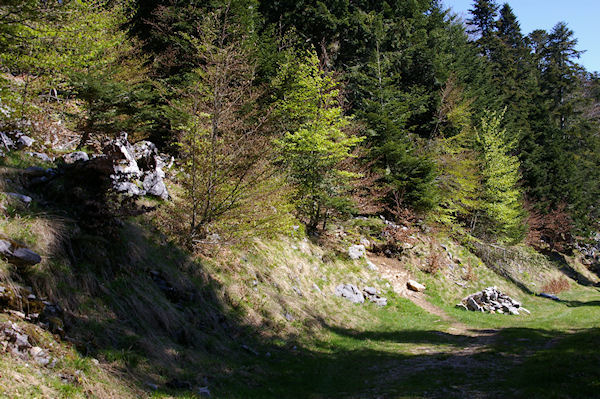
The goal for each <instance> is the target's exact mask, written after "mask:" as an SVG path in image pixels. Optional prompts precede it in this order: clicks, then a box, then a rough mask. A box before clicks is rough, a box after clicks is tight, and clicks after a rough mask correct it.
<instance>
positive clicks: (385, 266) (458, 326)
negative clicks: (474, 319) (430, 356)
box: [368, 254, 496, 344]
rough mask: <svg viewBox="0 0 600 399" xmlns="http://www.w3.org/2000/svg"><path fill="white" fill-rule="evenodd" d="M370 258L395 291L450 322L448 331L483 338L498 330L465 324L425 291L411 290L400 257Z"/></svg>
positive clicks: (408, 274) (407, 274) (372, 255)
mask: <svg viewBox="0 0 600 399" xmlns="http://www.w3.org/2000/svg"><path fill="white" fill-rule="evenodd" d="M368 258H369V260H371V262H373V263H374V264H375V265H376V266H377V268H378V269H379V273H380V274H381V275H382V276H383V277H385V278H386V279H387V280H388V281H389V282H390V284H391V285H392V288H393V289H394V292H396V293H397V294H398V295H400V296H402V297H404V298H407V299H409V300H410V301H411V302H412V303H414V304H415V305H417V306H418V307H420V308H422V309H423V310H425V311H427V312H429V313H431V314H434V315H436V316H438V317H439V318H440V319H442V320H444V321H446V322H448V323H450V328H449V329H448V333H450V334H453V335H463V336H468V337H481V338H483V337H487V336H490V337H491V335H492V334H493V333H495V332H496V331H494V330H474V329H472V328H471V327H469V326H467V325H466V324H463V323H461V322H459V321H457V320H456V319H454V318H453V317H451V316H450V315H449V314H447V313H446V312H445V311H444V310H443V309H441V308H439V307H437V306H435V305H434V304H432V303H431V302H429V301H428V300H427V297H426V295H425V294H424V293H421V292H415V291H411V290H409V289H408V288H407V287H406V283H407V281H408V280H410V279H411V276H410V273H409V272H408V270H406V268H404V266H403V265H402V263H401V262H400V261H399V260H398V259H395V258H387V257H383V256H377V255H374V254H369V257H368ZM485 344H487V343H485Z"/></svg>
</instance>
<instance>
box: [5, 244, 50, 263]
mask: <svg viewBox="0 0 600 399" xmlns="http://www.w3.org/2000/svg"><path fill="white" fill-rule="evenodd" d="M41 261H42V257H41V256H40V255H38V254H37V253H35V252H33V251H32V250H31V249H28V248H17V249H16V250H14V251H13V253H12V258H11V259H10V262H11V263H15V264H19V265H23V266H33V265H37V264H38V263H40V262H41Z"/></svg>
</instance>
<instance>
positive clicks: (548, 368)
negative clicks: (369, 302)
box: [223, 326, 600, 398]
mask: <svg viewBox="0 0 600 399" xmlns="http://www.w3.org/2000/svg"><path fill="white" fill-rule="evenodd" d="M328 329H329V331H330V332H331V333H333V334H334V336H335V337H337V338H336V341H335V342H336V343H337V344H338V345H339V346H337V349H336V350H334V349H331V348H332V347H333V345H331V344H330V345H329V346H328V348H329V350H324V351H322V352H318V351H315V350H308V349H304V348H300V349H299V350H298V351H295V352H289V353H278V354H277V356H276V357H275V358H274V359H273V360H272V361H271V364H270V365H268V366H266V367H268V369H269V370H271V374H270V375H269V377H268V378H267V379H262V380H259V381H258V386H256V387H255V388H254V389H253V390H252V391H248V392H244V395H247V396H243V395H241V394H239V393H237V392H233V391H229V392H227V394H226V395H225V396H223V397H236V398H237V397H249V398H405V397H406V398H408V397H410V398H471V397H477V398H498V397H511V398H513V397H515V398H583V397H586V398H593V397H599V394H598V390H597V388H598V383H599V382H600V370H599V369H598V367H597V365H598V364H599V363H598V362H599V361H600V349H599V347H598V344H599V343H600V330H599V329H589V330H581V331H576V332H574V333H564V332H560V331H547V330H537V329H527V328H510V329H506V330H500V331H498V332H493V333H492V335H487V336H484V337H466V336H461V335H458V336H455V335H451V334H442V335H441V337H442V341H441V342H440V341H439V340H438V339H437V338H436V337H437V336H440V335H439V333H438V332H437V331H410V332H402V331H399V332H384V333H382V332H381V331H363V332H360V333H356V332H355V331H352V330H347V329H343V328H339V327H335V326H330V327H329V328H328ZM338 340H339V341H338ZM360 341H362V344H361V343H360ZM391 343H402V344H414V347H413V349H412V350H409V351H401V350H400V349H399V347H398V346H395V345H390V344H391ZM465 343H466V344H465ZM382 344H384V346H383V348H384V349H382ZM423 345H426V346H423ZM448 345H450V348H449V347H448ZM261 364H264V363H262V362H261Z"/></svg>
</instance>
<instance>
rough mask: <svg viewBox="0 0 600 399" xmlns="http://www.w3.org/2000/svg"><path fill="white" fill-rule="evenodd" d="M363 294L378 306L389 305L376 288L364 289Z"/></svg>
mask: <svg viewBox="0 0 600 399" xmlns="http://www.w3.org/2000/svg"><path fill="white" fill-rule="evenodd" d="M363 294H364V296H365V298H367V299H368V300H369V301H371V302H373V303H375V304H377V305H378V306H386V305H387V299H386V298H382V297H380V296H379V294H378V292H377V289H376V288H374V287H364V288H363Z"/></svg>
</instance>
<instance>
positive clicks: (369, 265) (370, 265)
mask: <svg viewBox="0 0 600 399" xmlns="http://www.w3.org/2000/svg"><path fill="white" fill-rule="evenodd" d="M367 269H369V270H373V271H377V265H375V263H373V262H371V261H370V260H368V259H367Z"/></svg>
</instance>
